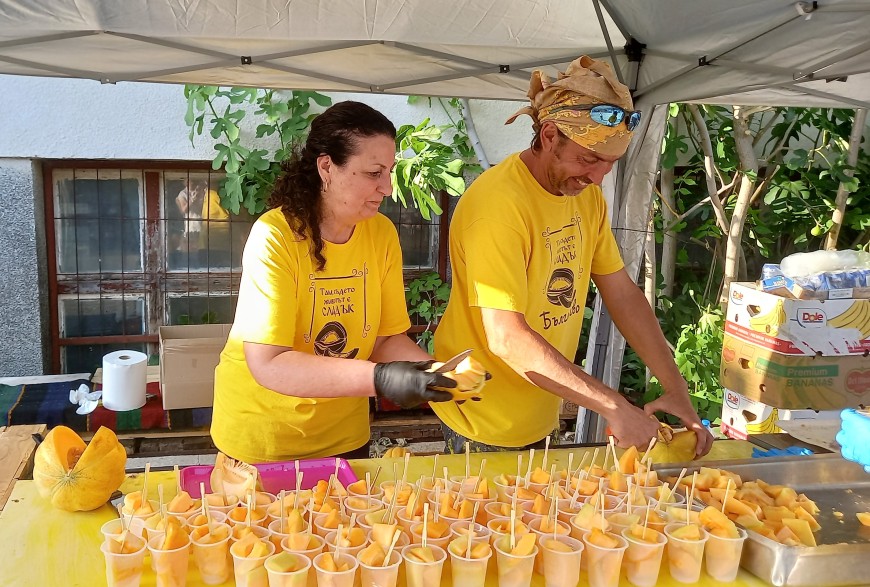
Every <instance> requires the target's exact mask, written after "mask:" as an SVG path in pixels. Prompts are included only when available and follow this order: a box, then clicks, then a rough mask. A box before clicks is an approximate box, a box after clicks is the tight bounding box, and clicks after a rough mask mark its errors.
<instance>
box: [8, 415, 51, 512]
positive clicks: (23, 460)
mask: <svg viewBox="0 0 870 587" xmlns="http://www.w3.org/2000/svg"><path fill="white" fill-rule="evenodd" d="M45 433H46V426H45V424H32V425H26V426H7V427H3V428H0V510H2V509H3V507H4V506H5V505H6V501H7V500H8V499H9V496H10V495H12V488H13V487H15V482H16V481H18V480H19V479H28V478H29V477H30V475H31V473H32V472H33V456H34V455H35V454H36V446H37V444H36V440H35V439H34V438H33V435H34V434H38V435H40V436H42V437H44V436H45Z"/></svg>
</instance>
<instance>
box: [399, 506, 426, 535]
mask: <svg viewBox="0 0 870 587" xmlns="http://www.w3.org/2000/svg"><path fill="white" fill-rule="evenodd" d="M414 518H416V519H414ZM414 518H409V517H408V516H407V515H406V514H405V508H401V509H398V510H396V523H398V524H399V527H400V528H402V530H403V531H404V532H410V531H411V525H412V524H416V523H417V522H422V521H423V516H422V514H421V515H419V516H414Z"/></svg>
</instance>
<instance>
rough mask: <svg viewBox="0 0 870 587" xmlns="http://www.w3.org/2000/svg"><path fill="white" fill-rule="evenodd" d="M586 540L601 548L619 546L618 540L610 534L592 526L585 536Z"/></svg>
mask: <svg viewBox="0 0 870 587" xmlns="http://www.w3.org/2000/svg"><path fill="white" fill-rule="evenodd" d="M586 540H587V542H589V543H590V544H594V545H595V546H600V547H601V548H616V547H618V546H619V540H617V539H616V538H615V537H614V536H611V535H610V534H607V533H605V532H602V531H601V530H599V529H598V528H593V529H592V531H591V532H590V533H589V535H588V536H587V537H586Z"/></svg>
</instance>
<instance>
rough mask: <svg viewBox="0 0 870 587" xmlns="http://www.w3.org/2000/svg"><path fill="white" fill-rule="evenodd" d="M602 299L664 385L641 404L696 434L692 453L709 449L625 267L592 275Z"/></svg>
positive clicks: (710, 439) (649, 312)
mask: <svg viewBox="0 0 870 587" xmlns="http://www.w3.org/2000/svg"><path fill="white" fill-rule="evenodd" d="M592 281H594V282H595V285H596V287H598V291H599V292H600V293H601V298H602V299H603V300H604V304H605V305H606V306H607V310H608V311H609V312H610V315H611V317H612V318H613V323H614V324H615V325H616V327H617V328H619V331H620V332H621V333H622V335H623V336H624V337H625V340H626V341H628V344H630V345H631V348H633V349H634V350H635V352H637V354H638V355H639V356H640V358H641V359H643V362H644V363H646V365H647V366H648V367H649V368H650V371H652V373H653V375H655V376H656V378H658V380H659V381H660V382H661V384H662V387H663V388H664V390H665V392H664V394H663V395H662V396H661V397H660V398H658V399H656V400H655V401H652V402H650V403H648V404H647V405H645V406H644V411H646V413H647V414H653V413H655V412H656V411H662V412H667V413H668V414H673V415H674V416H676V417H678V418H679V419H680V420H681V421H682V422H683V425H685V426H686V427H687V428H688V429H689V430H694V431H695V434H696V435H697V437H698V441H697V444H696V445H695V453H696V454H697V455H699V456H701V455H705V454H707V453H708V452H710V449H711V448H712V446H713V436H712V435H711V434H710V432H709V431H708V430H707V428H706V427H705V426H704V425H703V424H701V420H700V418H698V414H697V413H696V412H695V409H694V408H693V407H692V402H691V400H690V399H689V388H688V385H687V384H686V380H685V379H683V376H682V374H681V373H680V370H679V369H678V368H677V365H676V363H674V357H673V355H672V354H671V351H670V349H669V348H668V344H667V341H666V340H665V336H664V334H662V329H661V327H660V326H659V321H658V320H657V319H656V316H655V313H654V312H653V311H652V308H650V306H649V302H647V300H646V296H644V295H643V292H641V291H640V288H639V287H637V285H636V284H635V283H634V281H632V279H631V278H630V277H629V276H628V273H627V272H626V271H625V269H620V270H619V271H617V272H616V273H611V274H609V275H592Z"/></svg>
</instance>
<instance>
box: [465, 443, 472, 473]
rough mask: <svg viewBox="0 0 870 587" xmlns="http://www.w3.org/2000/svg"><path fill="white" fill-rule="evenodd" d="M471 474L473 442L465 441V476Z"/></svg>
mask: <svg viewBox="0 0 870 587" xmlns="http://www.w3.org/2000/svg"><path fill="white" fill-rule="evenodd" d="M470 476H471V443H470V442H466V443H465V478H466V479H468V477H470Z"/></svg>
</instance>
